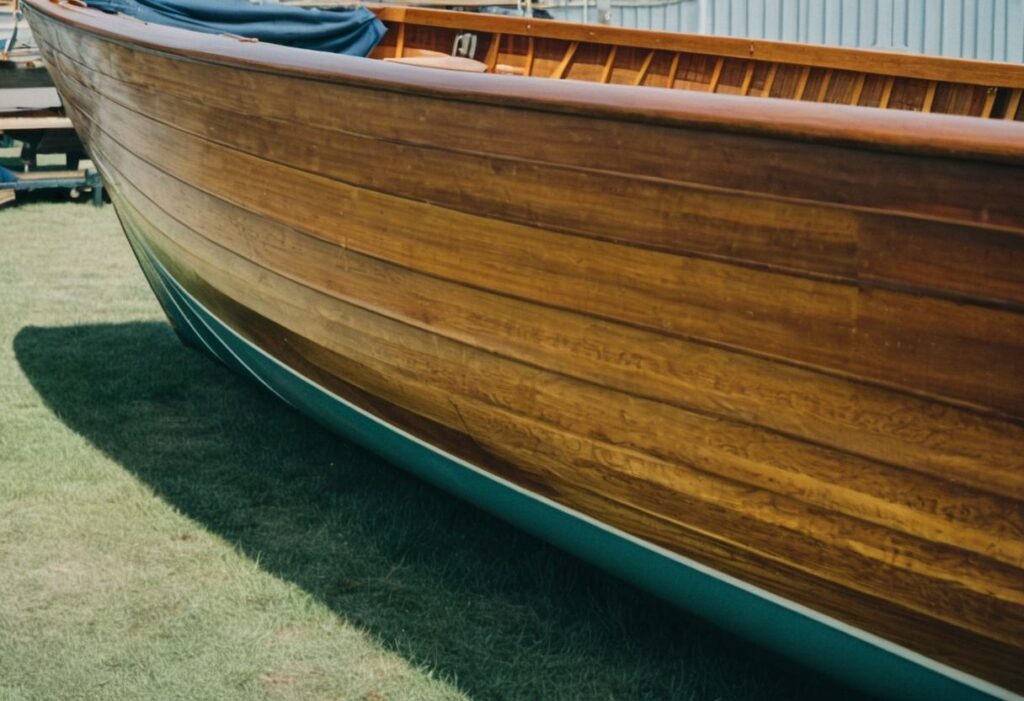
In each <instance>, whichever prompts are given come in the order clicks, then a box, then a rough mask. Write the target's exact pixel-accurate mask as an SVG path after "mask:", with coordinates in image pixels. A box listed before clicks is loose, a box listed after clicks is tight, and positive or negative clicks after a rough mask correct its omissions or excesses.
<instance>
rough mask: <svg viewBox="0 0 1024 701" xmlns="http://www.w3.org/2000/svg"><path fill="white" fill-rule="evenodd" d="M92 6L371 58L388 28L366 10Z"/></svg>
mask: <svg viewBox="0 0 1024 701" xmlns="http://www.w3.org/2000/svg"><path fill="white" fill-rule="evenodd" d="M86 3H87V4H88V5H89V7H93V8H96V9H98V10H103V11H104V12H120V13H121V14H125V15H130V16H132V17H136V18H138V19H140V20H143V21H144V22H152V23H154V24H166V25H169V26H171V27H181V28H182V29H191V30H194V31H197V32H208V33H210V34H235V35H237V36H243V37H251V38H254V39H259V40H260V41H265V42H267V43H270V44H283V45H285V46H294V47H296V48H300V49H312V50H314V51H328V52H330V53H336V54H349V55H351V56H366V55H367V54H369V53H370V52H371V51H372V50H373V47H374V46H376V45H377V42H378V41H380V39H381V37H383V36H384V32H385V28H384V24H383V23H382V22H381V21H380V20H379V19H377V17H376V16H375V15H374V14H373V13H372V12H370V11H369V10H367V9H366V8H365V7H356V8H352V9H338V10H335V9H324V10H320V9H309V8H304V7H293V6H288V5H277V4H267V5H254V4H252V3H251V2H249V1H248V0H217V1H215V2H211V0H86Z"/></svg>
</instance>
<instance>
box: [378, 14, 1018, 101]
mask: <svg viewBox="0 0 1024 701" xmlns="http://www.w3.org/2000/svg"><path fill="white" fill-rule="evenodd" d="M374 11H375V12H376V13H377V16H378V17H379V18H380V19H381V20H382V21H383V22H384V24H385V25H386V26H387V28H388V32H387V34H386V35H385V36H384V39H383V40H382V41H381V43H380V44H379V45H378V46H377V47H376V48H375V49H374V51H373V53H371V54H370V57H371V58H376V59H382V60H385V61H390V62H398V63H403V64H407V65H413V66H425V67H433V68H443V69H448V70H457V71H468V72H477V73H496V74H505V75H518V76H526V77H530V78H547V79H549V80H582V81H588V82H594V83H612V84H619V85H635V86H643V87H652V88H671V89H674V90H691V91H697V92H705V93H720V94H730V95H743V96H748V97H761V98H764V97H769V98H779V99H786V100H801V101H805V102H819V103H835V104H843V105H857V106H861V107H874V108H882V109H890V110H910V111H916V112H931V113H939V114H955V115H964V116H973V117H983V118H987V119H1004V120H1016V121H1024V100H1022V99H1021V95H1022V92H1024V66H1016V65H1012V64H999V63H993V62H981V61H965V60H958V59H946V58H936V57H925V56H912V55H909V54H899V53H894V52H874V51H865V50H860V49H843V48H835V47H825V46H815V45H797V44H788V43H782V42H770V41H760V40H750V39H737V38H732V37H715V36H705V35H690V34H670V33H662V32H651V31H643V30H629V29H620V28H616V27H607V26H596V25H573V24H566V23H560V22H552V21H549V20H543V19H533V18H530V19H522V18H511V17H503V16H497V15H488V14H482V13H463V12H446V11H443V10H431V9H423V8H417V7H377V8H375V10H374Z"/></svg>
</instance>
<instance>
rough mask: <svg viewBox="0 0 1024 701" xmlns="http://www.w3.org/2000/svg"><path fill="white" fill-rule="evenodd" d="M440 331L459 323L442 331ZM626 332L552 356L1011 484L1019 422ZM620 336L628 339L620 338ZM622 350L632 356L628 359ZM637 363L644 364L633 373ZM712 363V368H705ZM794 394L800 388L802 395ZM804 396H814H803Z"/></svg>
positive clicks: (596, 373) (572, 367)
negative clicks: (939, 407)
mask: <svg viewBox="0 0 1024 701" xmlns="http://www.w3.org/2000/svg"><path fill="white" fill-rule="evenodd" d="M133 176H134V177H143V175H142V174H141V173H133ZM440 296H441V297H442V298H443V297H444V296H445V295H444V293H441V295H440ZM507 304H508V303H506V305H507ZM537 315H540V317H541V318H547V319H550V323H551V324H552V325H553V326H554V327H558V328H565V327H566V324H567V321H568V320H571V319H572V317H571V316H565V315H560V314H559V313H557V312H554V311H545V310H543V309H536V310H534V311H533V312H531V315H530V316H537ZM573 324H575V322H573ZM575 325H576V326H579V324H575ZM580 328H581V331H580V333H581V334H582V335H581V337H580V338H579V340H577V341H571V342H569V341H568V339H566V340H564V341H557V342H556V343H555V346H554V347H553V348H552V347H548V348H545V346H550V344H551V342H552V341H554V340H555V339H551V338H549V339H548V341H547V342H546V343H537V344H530V343H525V344H523V343H519V344H518V345H519V346H520V348H517V349H516V350H518V351H519V352H522V353H524V354H525V355H524V356H521V357H526V358H530V359H531V362H533V363H535V364H538V365H542V366H545V367H547V366H550V364H551V363H553V362H555V361H554V359H553V358H552V357H550V356H549V355H548V353H552V352H554V353H557V352H558V351H557V349H558V348H563V349H566V350H569V349H571V348H573V347H574V344H586V341H585V338H586V332H585V331H583V330H582V329H583V328H585V326H584V327H580ZM477 331H479V329H477ZM446 333H449V334H451V333H459V332H458V331H456V330H449V331H447V332H446ZM537 333H538V332H537V331H530V332H529V333H528V334H527V333H526V332H525V331H524V332H520V335H523V336H526V337H527V338H544V335H541V336H540V337H538V336H537ZM635 334H636V332H631V331H628V330H626V329H621V330H620V331H619V332H617V333H615V334H612V335H608V334H607V333H606V334H605V335H604V343H606V344H608V343H610V344H611V348H612V349H615V348H618V349H619V350H611V351H609V353H607V354H603V355H602V356H599V357H598V358H596V360H597V361H598V362H597V367H595V368H593V369H588V368H587V367H582V368H581V367H580V366H579V362H578V360H577V361H575V362H568V361H567V362H565V363H560V365H561V366H563V367H565V368H566V369H567V371H568V372H570V373H577V374H578V373H580V372H581V371H583V372H584V373H585V374H586V373H588V372H589V373H590V374H589V375H586V376H587V377H592V378H595V379H596V380H597V381H603V382H608V381H609V380H608V378H609V377H612V378H614V379H613V382H614V383H615V384H616V386H621V387H625V388H636V389H640V390H641V391H643V392H648V393H652V395H653V396H657V397H662V398H666V399H667V400H668V401H674V402H683V403H688V404H690V405H694V404H695V405H696V406H697V407H698V408H703V409H704V410H709V411H714V412H716V413H719V414H721V413H725V414H726V415H730V416H735V417H737V418H740V419H743V420H747V421H752V422H759V423H764V424H765V425H769V426H774V427H777V428H780V429H782V430H786V431H794V430H795V431H796V432H797V433H798V434H799V435H809V436H810V437H811V438H812V439H814V440H816V441H818V442H824V443H827V444H834V445H839V446H842V447H844V448H846V449H849V450H853V451H858V452H866V453H867V454H868V455H877V456H880V457H882V458H883V459H885V460H887V461H896V462H898V463H900V464H905V465H909V466H911V467H913V468H914V469H923V470H925V471H932V470H934V471H936V473H937V474H941V475H949V476H951V477H952V478H954V479H958V480H966V481H971V482H972V483H975V484H980V485H981V486H984V487H990V486H992V485H993V484H996V483H998V484H1000V485H1002V488H1009V489H1011V490H1012V493H1021V492H1020V490H1021V485H1020V479H1021V477H1022V475H1021V470H1020V460H1021V455H1020V453H1019V442H1020V437H1019V435H1018V434H1019V432H1020V429H1017V428H1011V427H1010V426H1008V425H1003V426H1002V427H998V423H995V424H993V422H988V421H984V420H980V419H979V418H977V417H971V416H970V415H969V414H964V413H960V412H949V411H947V410H943V411H942V412H940V414H936V407H934V406H931V405H929V404H928V403H922V402H916V401H914V400H910V399H909V398H906V397H903V398H899V397H894V396H892V395H891V394H888V393H880V392H877V391H872V390H870V389H869V388H865V387H859V386H857V385H856V384H852V383H846V382H841V381H828V380H826V379H825V378H822V377H820V376H815V375H814V374H808V373H800V372H799V371H796V370H795V369H790V370H788V371H787V370H786V369H785V368H782V367H779V366H776V365H774V364H773V363H769V362H764V361H756V360H754V359H743V358H738V357H735V356H732V355H731V354H728V353H723V352H721V351H717V350H715V349H699V347H693V346H690V345H688V344H681V345H680V344H676V343H667V342H666V340H659V339H657V337H651V336H645V335H643V334H640V335H639V336H637V335H635ZM616 338H617V340H615V339H616ZM629 338H633V339H635V341H633V342H630V341H628V340H627V339H629ZM641 339H645V340H642V341H641ZM478 342H479V340H478ZM487 343H488V344H493V346H492V347H495V348H497V349H500V350H501V352H505V353H507V352H509V350H510V349H509V348H506V347H504V346H503V345H502V340H501V337H500V335H499V336H497V337H495V338H494V339H493V340H491V341H487ZM567 344H569V345H567ZM579 347H580V348H583V347H586V346H585V345H579ZM670 348H677V349H678V350H669V349H670ZM666 352H667V353H668V354H667V355H665V353H666ZM615 358H619V360H618V361H616V360H615ZM631 358H635V360H636V363H637V366H636V367H633V364H632V361H631V360H629V359H631ZM645 368H646V372H643V373H637V372H636V370H643V369H645ZM712 368H717V370H716V371H715V372H714V373H713V374H712V375H710V376H709V375H708V373H709V371H710V370H711V369H712ZM648 373H653V376H649V375H648ZM703 378H707V382H708V384H704V382H703ZM800 397H806V398H807V401H805V400H803V399H799V398H800ZM811 397H814V398H815V399H814V400H813V401H810V399H811ZM894 416H898V417H899V420H898V421H897V422H893V421H892V420H891V419H890V418H888V417H894ZM915 416H916V417H917V418H916V419H915V418H913V417H915ZM939 426H944V427H945V429H944V432H942V433H937V432H936V429H937V428H938V427H939ZM993 429H995V431H994V432H993ZM1007 431H1009V433H1006V432H1007ZM944 433H948V434H949V435H944ZM953 436H955V438H953ZM975 441H977V442H975ZM1000 446H1003V447H1004V448H1003V450H1005V451H1006V452H1005V453H1004V455H1005V457H1003V458H998V457H996V456H998V455H999V454H1000V450H1001V448H1000Z"/></svg>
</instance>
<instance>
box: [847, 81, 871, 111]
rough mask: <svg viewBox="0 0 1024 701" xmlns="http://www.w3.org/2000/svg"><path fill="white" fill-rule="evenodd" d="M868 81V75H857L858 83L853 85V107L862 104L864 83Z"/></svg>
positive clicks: (851, 102)
mask: <svg viewBox="0 0 1024 701" xmlns="http://www.w3.org/2000/svg"><path fill="white" fill-rule="evenodd" d="M867 79H868V74H867V73H860V74H858V75H857V81H856V82H855V83H854V84H853V94H852V95H851V96H850V104H851V105H856V104H859V103H860V96H861V95H862V94H863V93H864V83H865V82H866V81H867Z"/></svg>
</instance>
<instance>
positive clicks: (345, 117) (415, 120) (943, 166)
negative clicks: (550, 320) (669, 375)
mask: <svg viewBox="0 0 1024 701" xmlns="http://www.w3.org/2000/svg"><path fill="white" fill-rule="evenodd" d="M76 38H77V37H76ZM94 47H95V40H90V39H87V38H84V39H82V40H81V41H75V42H70V41H68V42H65V45H64V46H61V50H62V51H64V52H66V53H68V54H69V55H71V56H74V57H77V58H79V59H83V57H84V60H86V61H87V62H90V63H93V64H99V65H100V66H101V67H100V70H104V71H109V72H110V73H111V74H112V75H114V76H115V77H117V78H118V79H120V80H123V81H125V82H132V81H133V80H134V78H133V76H138V75H141V76H146V75H148V74H149V73H151V72H152V71H153V68H152V62H153V61H155V60H159V59H156V58H154V57H153V56H151V55H149V54H139V53H135V54H133V53H130V52H128V50H127V49H122V48H119V47H116V46H111V45H104V49H103V51H104V52H105V53H107V54H109V55H110V56H109V60H108V59H105V58H104V57H101V56H91V57H90V54H89V52H90V51H91V50H93V49H94ZM83 52H84V54H83ZM115 57H116V58H115ZM224 71H228V72H229V73H230V76H229V75H228V74H225V73H224ZM162 72H163V73H164V76H163V77H159V76H154V77H155V79H157V80H162V81H166V82H165V83H164V84H163V87H164V88H165V89H167V90H170V91H172V92H174V93H175V94H180V95H191V96H193V97H200V98H201V99H202V100H203V101H204V102H207V103H208V104H211V105H217V106H220V107H223V108H225V109H228V110H241V111H243V112H244V113H246V114H252V115H254V116H256V115H265V116H268V117H273V118H277V119H281V120H283V121H285V122H288V123H307V124H313V125H322V126H325V127H328V128H334V129H339V130H342V131H347V132H350V133H353V134H365V135H369V136H375V137H379V138H382V139H386V140H397V141H404V142H415V143H421V144H427V145H437V144H438V143H443V144H444V145H445V148H446V149H448V150H468V151H474V152H480V153H490V154H495V155H505V156H510V157H513V158H517V159H526V160H534V161H539V162H542V163H554V164H563V165H572V166H576V167H585V168H592V169H595V170H608V169H610V168H614V169H617V170H619V171H621V172H626V173H630V174H637V175H644V176H646V177H656V178H663V179H668V180H674V181H685V182H690V183H700V184H704V185H706V186H711V187H724V188H730V189H736V190H739V191H742V192H765V193H766V194H775V195H780V196H781V195H784V196H787V197H796V198H801V199H814V200H818V201H822V202H827V203H833V204H838V203H841V204H848V205H850V206H857V207H867V208H871V209H887V210H888V209H894V210H896V211H906V212H909V213H914V214H920V215H925V216H931V217H935V218H940V219H949V220H962V221H971V222H974V223H976V224H979V225H986V226H1006V227H1009V228H1015V229H1017V230H1022V231H1024V226H1022V224H1021V222H1022V221H1024V204H1022V203H1020V202H1019V198H1017V197H1015V193H1016V192H1019V191H1020V189H1021V188H1022V187H1024V179H1022V176H1021V174H1020V172H1019V169H1018V168H1015V167H1006V166H999V165H997V164H979V163H971V162H963V161H955V160H954V161H951V160H949V159H924V160H922V159H921V158H919V157H911V156H906V155H898V154H873V153H870V152H865V151H864V150H863V149H860V148H848V149H843V148H835V147H827V146H824V145H822V144H817V143H815V144H803V145H801V144H793V143H791V142H789V141H786V140H781V139H775V138H771V139H764V138H751V137H749V136H738V135H729V134H720V133H701V132H700V131H696V132H693V131H690V130H684V129H665V128H661V127H658V126H656V125H651V124H645V125H642V126H639V125H631V124H628V123H618V122H609V121H607V120H594V119H579V118H576V117H572V116H569V115H545V114H544V113H542V112H541V113H538V112H534V111H530V110H523V111H521V112H519V111H517V113H516V122H517V126H518V127H520V128H517V129H516V130H508V129H502V128H496V127H497V126H498V125H500V124H501V123H502V120H504V119H506V118H507V112H505V109H506V108H504V107H493V106H492V107H488V106H484V105H479V104H473V103H469V102H466V103H459V104H458V105H457V107H455V108H454V109H457V110H458V115H457V117H456V118H454V119H453V117H452V114H451V111H452V109H453V105H451V104H450V103H449V99H448V98H446V99H441V100H438V99H433V98H424V97H420V96H419V95H395V94H394V93H392V92H389V91H377V90H366V89H361V88H358V87H354V86H348V87H346V90H345V91H344V92H339V91H338V89H337V87H335V86H332V85H327V84H324V83H322V82H310V83H304V84H303V91H302V92H301V96H302V97H300V98H299V99H297V97H296V95H295V94H294V90H293V87H294V86H293V85H292V84H291V82H290V81H292V80H294V78H291V79H289V78H284V77H280V76H273V75H265V74H258V73H246V72H243V71H238V70H237V69H234V68H226V67H225V68H218V67H216V66H211V65H208V64H203V63H195V64H191V63H190V64H187V65H185V66H182V64H181V62H172V63H171V64H170V65H169V66H164V68H163V71H162ZM183 72H184V74H183ZM257 82H258V85H257ZM175 84H176V85H177V89H175V87H174V86H175ZM225 84H233V85H237V86H238V92H237V93H236V92H235V91H233V90H232V91H230V94H227V93H225V92H224V91H221V90H213V91H210V89H209V87H210V86H219V85H225ZM203 86H207V87H203ZM211 92H212V94H210V93H211ZM257 94H258V95H261V96H264V98H265V99H257V98H256V97H255V96H256V95H257ZM307 96H308V97H307ZM352 104H359V105H362V106H363V109H365V110H366V111H367V112H371V113H373V114H375V115H376V116H377V118H376V119H375V120H374V121H373V122H367V121H366V120H365V119H361V118H360V116H359V115H357V114H354V113H353V111H352V110H351V105H352ZM361 112H362V110H360V113H361ZM524 134H529V135H530V138H529V139H524V138H522V136H523V135H524ZM601 144H608V145H609V147H611V146H612V145H620V144H621V145H626V144H628V145H629V148H618V147H616V148H615V149H614V157H610V155H609V153H608V151H607V150H606V149H604V148H595V146H598V145H601ZM655 144H657V147H655ZM758 163H764V164H766V167H769V164H770V169H769V170H768V171H767V173H770V177H765V175H766V173H765V172H764V171H761V170H759V169H758V168H757V167H755V166H754V164H758ZM836 163H843V164H844V167H843V168H841V169H838V168H836V167H835V164H836ZM950 192H956V195H957V196H956V198H955V201H951V198H950V197H949V193H950Z"/></svg>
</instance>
